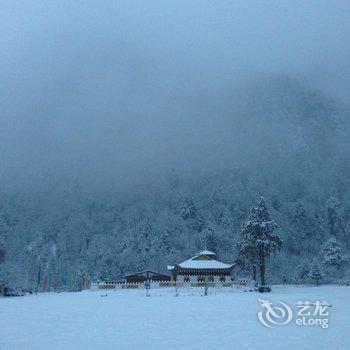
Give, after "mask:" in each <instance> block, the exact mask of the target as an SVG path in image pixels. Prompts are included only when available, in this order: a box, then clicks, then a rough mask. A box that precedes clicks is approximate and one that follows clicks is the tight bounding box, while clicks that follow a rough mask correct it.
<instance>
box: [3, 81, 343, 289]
mask: <svg viewBox="0 0 350 350" xmlns="http://www.w3.org/2000/svg"><path fill="white" fill-rule="evenodd" d="M196 101H197V102H196ZM165 111H166V108H165V109H164V112H165ZM150 112H151V111H150V110H148V113H150ZM175 112H176V113H179V115H181V118H180V121H181V122H178V120H179V119H176V118H175V117H174V119H176V120H177V122H176V123H174V124H173V128H172V129H171V130H172V131H171V132H168V131H167V132H166V134H167V135H168V138H166V139H165V140H161V142H160V141H159V139H158V138H157V136H155V135H153V134H150V133H149V134H147V135H146V136H145V135H143V137H145V138H148V139H150V140H157V142H156V144H155V146H154V149H153V151H152V152H153V153H152V152H151V153H150V154H148V153H147V152H148V151H149V149H148V148H147V144H152V145H154V143H150V142H149V141H147V142H145V143H143V142H142V140H140V139H139V138H140V137H142V136H140V135H139V134H137V133H135V135H134V136H132V138H131V139H132V140H135V142H136V144H137V147H140V148H141V149H142V147H145V148H144V152H145V153H147V157H145V159H144V163H142V162H141V165H140V166H139V167H137V168H133V167H131V166H129V167H126V169H127V170H125V169H124V170H125V171H123V173H120V172H119V168H118V166H119V165H118V164H119V163H118V157H117V156H116V157H115V162H113V159H114V158H113V157H114V156H113V152H112V151H111V148H108V149H106V152H107V161H106V164H105V165H104V167H103V169H105V172H106V174H108V176H105V177H102V180H101V179H100V181H96V178H95V176H96V174H100V173H103V169H102V167H101V164H96V168H97V170H96V169H94V168H93V167H91V168H89V167H82V166H80V165H78V166H77V168H76V169H75V168H74V166H73V165H72V164H73V163H74V162H73V163H71V166H72V169H71V170H72V171H71V173H69V176H68V175H67V174H68V173H67V172H65V171H62V173H61V170H62V169H61V168H60V167H57V166H56V167H55V169H54V171H52V172H51V171H49V170H47V172H46V173H45V174H43V173H40V174H38V173H35V176H32V177H31V178H30V181H29V180H28V181H25V182H23V181H20V180H19V179H20V178H21V176H23V177H24V178H26V179H27V178H28V177H27V176H26V173H25V171H26V170H25V169H23V172H24V175H23V174H21V173H20V172H18V173H17V174H16V176H12V178H11V177H10V176H9V173H8V172H7V171H3V172H2V177H1V179H2V183H1V184H0V185H1V186H0V193H1V196H0V278H1V280H2V281H5V282H6V283H8V284H11V285H14V286H23V287H27V286H31V285H32V286H33V285H34V284H35V283H36V279H37V276H38V270H39V267H40V268H41V285H43V284H44V281H46V284H47V285H48V286H50V287H51V288H52V289H55V288H56V289H57V288H63V289H79V288H81V287H82V284H84V281H85V280H95V279H112V280H115V279H119V278H121V276H122V275H123V274H125V273H128V272H135V271H137V270H139V269H145V268H150V269H154V270H159V271H163V272H164V271H166V266H167V265H171V264H173V263H175V262H179V261H182V260H184V259H186V258H188V257H190V256H193V254H194V253H196V252H197V251H199V250H201V249H204V247H207V248H208V249H213V250H215V251H216V252H217V253H218V257H219V258H220V259H221V260H223V261H227V262H232V261H235V259H236V257H237V250H236V243H237V242H238V241H239V240H240V234H241V227H242V224H243V223H244V222H245V220H247V218H248V214H249V210H250V208H251V206H253V205H254V204H255V203H256V201H257V200H258V199H259V197H260V196H264V197H265V200H266V203H267V205H268V207H269V209H270V214H271V216H272V218H273V219H274V220H275V221H276V222H277V223H278V225H279V228H278V233H279V235H280V236H281V237H282V239H283V247H282V249H281V250H280V251H279V252H278V253H276V255H275V256H272V257H271V259H270V260H269V262H268V271H267V273H268V280H269V281H270V282H271V283H272V282H276V283H280V282H282V281H284V282H295V283H298V282H305V283H306V282H309V280H308V276H309V275H308V273H307V272H308V269H310V265H311V264H312V263H313V262H314V259H317V261H318V263H319V264H320V266H321V267H322V270H323V272H324V275H325V277H324V279H323V281H325V282H331V281H337V280H338V279H339V278H350V269H349V263H348V261H347V260H346V259H347V255H348V256H350V163H349V146H350V142H349V134H350V128H349V116H350V115H349V109H348V108H347V107H346V106H344V105H342V104H341V103H339V102H338V101H336V100H334V99H332V98H329V97H327V96H325V94H323V93H321V92H320V91H318V90H315V89H313V88H310V87H308V86H306V85H304V84H301V83H298V82H296V81H293V80H291V79H287V78H273V79H272V78H266V77H265V78H262V79H259V80H258V81H250V82H249V83H247V84H245V85H244V87H242V89H241V91H240V92H239V93H238V92H237V89H236V90H234V89H232V90H231V89H230V87H229V86H226V87H225V89H224V88H222V89H221V90H218V89H216V90H215V91H211V90H210V89H206V90H203V91H201V92H200V93H198V99H197V100H196V98H193V99H192V100H191V103H190V104H186V103H184V104H183V106H182V107H181V110H177V111H175V110H174V108H172V110H171V116H170V117H169V119H167V120H168V121H169V120H170V122H171V120H172V118H173V116H175ZM158 113H159V111H158ZM202 118H203V119H202ZM159 120H161V118H160V119H159ZM187 120H191V124H189V123H188V122H187ZM193 121H195V122H193ZM129 127H130V128H131V129H132V127H133V126H132V125H131V126H129ZM169 130H170V129H169ZM174 130H175V131H174ZM179 136H181V140H182V141H183V142H180V143H178V144H172V141H174V140H175V139H179ZM108 137H109V136H108ZM133 137H134V139H133ZM132 143H133V142H131V144H132ZM118 152H122V151H120V150H119V149H118ZM126 152H127V151H126ZM118 154H119V153H118ZM174 154H175V155H174ZM95 156H96V155H95ZM103 156H104V153H103V150H102V151H101V153H99V157H100V158H103ZM169 160H170V161H169ZM109 164H110V166H109ZM123 166H124V168H125V165H123ZM63 167H64V165H63ZM113 169H115V171H116V173H118V176H116V178H114V177H113ZM55 172H56V173H59V176H57V177H55ZM72 174H73V175H72ZM330 239H332V240H331V241H329V240H330ZM334 239H335V240H334ZM326 242H327V244H326ZM237 273H239V274H242V275H243V274H248V273H249V271H239V272H237Z"/></svg>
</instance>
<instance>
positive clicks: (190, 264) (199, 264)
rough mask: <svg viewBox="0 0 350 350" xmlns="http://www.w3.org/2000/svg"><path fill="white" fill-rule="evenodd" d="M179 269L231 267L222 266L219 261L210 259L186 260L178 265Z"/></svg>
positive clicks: (227, 266) (228, 266)
mask: <svg viewBox="0 0 350 350" xmlns="http://www.w3.org/2000/svg"><path fill="white" fill-rule="evenodd" d="M178 265H179V266H180V267H182V268H184V269H215V270H216V269H228V268H230V267H232V266H233V265H229V264H224V263H222V262H220V261H217V260H214V259H211V260H192V259H189V260H186V261H184V262H182V263H180V264H178Z"/></svg>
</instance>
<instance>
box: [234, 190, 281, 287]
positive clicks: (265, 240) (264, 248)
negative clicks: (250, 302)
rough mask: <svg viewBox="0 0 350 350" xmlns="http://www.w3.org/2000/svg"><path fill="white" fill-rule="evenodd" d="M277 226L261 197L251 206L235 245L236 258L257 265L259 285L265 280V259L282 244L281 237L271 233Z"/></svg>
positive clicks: (262, 284)
mask: <svg viewBox="0 0 350 350" xmlns="http://www.w3.org/2000/svg"><path fill="white" fill-rule="evenodd" d="M277 227H278V225H277V224H276V222H275V221H274V220H272V219H271V217H270V213H269V211H268V209H267V206H266V203H265V200H264V198H263V197H261V198H260V200H259V202H258V204H257V206H255V207H252V208H251V211H250V215H249V219H248V221H247V222H246V223H245V224H244V225H243V228H242V241H241V242H240V243H238V245H237V247H238V249H239V254H238V260H243V261H248V262H249V263H250V264H251V265H252V266H254V265H257V266H258V268H259V274H260V284H261V286H265V282H266V281H265V272H266V259H267V258H268V257H269V255H270V254H271V253H272V252H275V251H276V250H278V249H280V248H281V246H282V240H281V238H280V237H279V236H278V235H276V234H274V233H273V232H274V231H275V229H276V228H277Z"/></svg>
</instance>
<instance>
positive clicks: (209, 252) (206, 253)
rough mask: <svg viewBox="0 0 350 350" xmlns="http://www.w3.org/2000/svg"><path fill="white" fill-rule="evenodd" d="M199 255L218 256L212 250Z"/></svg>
mask: <svg viewBox="0 0 350 350" xmlns="http://www.w3.org/2000/svg"><path fill="white" fill-rule="evenodd" d="M197 255H216V254H215V253H213V252H211V251H210V250H203V251H202V252H200V253H198V254H197Z"/></svg>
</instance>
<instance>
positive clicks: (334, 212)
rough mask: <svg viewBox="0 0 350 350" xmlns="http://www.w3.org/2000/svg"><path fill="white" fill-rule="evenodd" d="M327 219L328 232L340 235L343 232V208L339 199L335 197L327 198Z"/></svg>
mask: <svg viewBox="0 0 350 350" xmlns="http://www.w3.org/2000/svg"><path fill="white" fill-rule="evenodd" d="M326 208H327V219H328V228H329V232H330V234H331V235H333V236H337V237H340V236H341V235H343V234H344V233H345V229H344V223H343V221H344V209H343V207H342V205H341V204H340V202H339V200H338V199H337V198H335V197H331V198H329V199H328V201H327V204H326Z"/></svg>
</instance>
